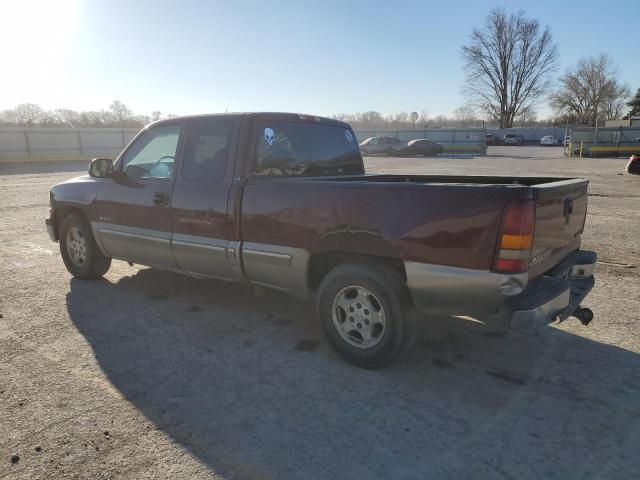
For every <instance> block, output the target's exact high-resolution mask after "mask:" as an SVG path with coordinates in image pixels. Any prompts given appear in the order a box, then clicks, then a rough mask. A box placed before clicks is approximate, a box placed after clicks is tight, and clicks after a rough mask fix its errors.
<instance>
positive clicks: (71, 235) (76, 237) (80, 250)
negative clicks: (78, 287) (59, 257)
mask: <svg viewBox="0 0 640 480" xmlns="http://www.w3.org/2000/svg"><path fill="white" fill-rule="evenodd" d="M67 253H68V254H69V259H70V260H71V262H72V263H73V264H74V265H75V266H76V267H82V266H83V265H84V264H85V263H86V261H87V240H86V239H85V238H84V235H83V234H82V232H81V231H80V229H79V228H78V227H71V228H70V229H69V231H68V232H67Z"/></svg>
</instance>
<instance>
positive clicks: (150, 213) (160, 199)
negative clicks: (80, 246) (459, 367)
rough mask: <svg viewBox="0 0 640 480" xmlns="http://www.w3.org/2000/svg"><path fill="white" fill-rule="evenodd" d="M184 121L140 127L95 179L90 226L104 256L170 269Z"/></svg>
mask: <svg viewBox="0 0 640 480" xmlns="http://www.w3.org/2000/svg"><path fill="white" fill-rule="evenodd" d="M183 123H184V121H183V120H178V121H172V122H163V123H161V124H159V125H157V126H153V127H151V128H149V129H145V130H143V131H142V132H141V133H140V134H139V135H138V136H137V137H136V138H135V139H134V141H133V142H132V143H131V144H130V145H129V146H128V147H127V149H126V150H125V151H124V152H123V153H122V154H121V155H120V157H119V158H118V160H117V161H116V164H115V175H114V178H113V180H111V181H105V182H100V184H99V186H98V192H97V195H96V210H97V218H98V221H97V222H94V224H93V225H92V227H93V230H94V232H95V233H96V237H97V238H98V239H99V241H100V243H101V244H102V247H103V248H104V250H105V251H106V253H107V254H108V255H110V256H111V257H113V258H118V259H121V260H126V261H129V262H133V263H138V264H141V265H149V266H155V267H160V268H175V261H174V259H173V253H172V251H171V194H172V191H173V185H174V182H175V172H174V169H175V166H176V165H177V163H176V156H177V154H178V151H179V142H180V139H181V133H182V131H183Z"/></svg>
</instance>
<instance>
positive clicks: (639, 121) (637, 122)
mask: <svg viewBox="0 0 640 480" xmlns="http://www.w3.org/2000/svg"><path fill="white" fill-rule="evenodd" d="M604 126H605V128H607V127H612V128H618V127H640V116H637V115H634V116H632V117H631V118H629V119H628V120H605V122H604Z"/></svg>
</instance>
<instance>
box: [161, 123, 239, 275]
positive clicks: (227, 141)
mask: <svg viewBox="0 0 640 480" xmlns="http://www.w3.org/2000/svg"><path fill="white" fill-rule="evenodd" d="M239 125H240V117H239V116H223V115H221V116H208V117H200V118H198V117H196V118H192V119H191V120H189V123H188V126H187V133H186V135H185V141H184V148H183V151H182V161H181V165H180V168H179V171H178V174H177V180H176V183H175V186H174V189H173V196H172V203H171V224H172V229H173V237H172V241H171V244H172V248H173V255H174V258H175V262H176V264H177V267H178V268H179V269H180V270H183V271H186V272H191V273H196V274H201V275H207V276H210V277H217V278H222V279H225V280H239V279H241V278H242V269H241V266H240V261H239V253H238V247H239V241H238V240H239V239H237V238H235V236H236V232H237V227H236V225H235V223H236V221H235V220H234V218H235V217H234V215H233V214H230V202H229V197H230V194H231V192H232V188H233V183H234V182H233V176H234V158H235V146H236V143H237V136H238V131H239Z"/></svg>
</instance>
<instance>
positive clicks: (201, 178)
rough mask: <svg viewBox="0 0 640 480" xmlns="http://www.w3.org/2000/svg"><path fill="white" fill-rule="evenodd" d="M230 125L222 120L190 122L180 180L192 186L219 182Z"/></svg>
mask: <svg viewBox="0 0 640 480" xmlns="http://www.w3.org/2000/svg"><path fill="white" fill-rule="evenodd" d="M232 130H233V124H232V122H231V120H229V119H225V118H196V119H194V120H192V123H191V128H190V130H189V134H188V135H187V142H186V145H185V149H184V156H183V161H182V178H183V179H184V180H189V181H194V182H212V181H217V180H221V179H222V178H223V177H224V174H225V171H226V168H227V157H228V156H229V145H230V143H231V132H232Z"/></svg>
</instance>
